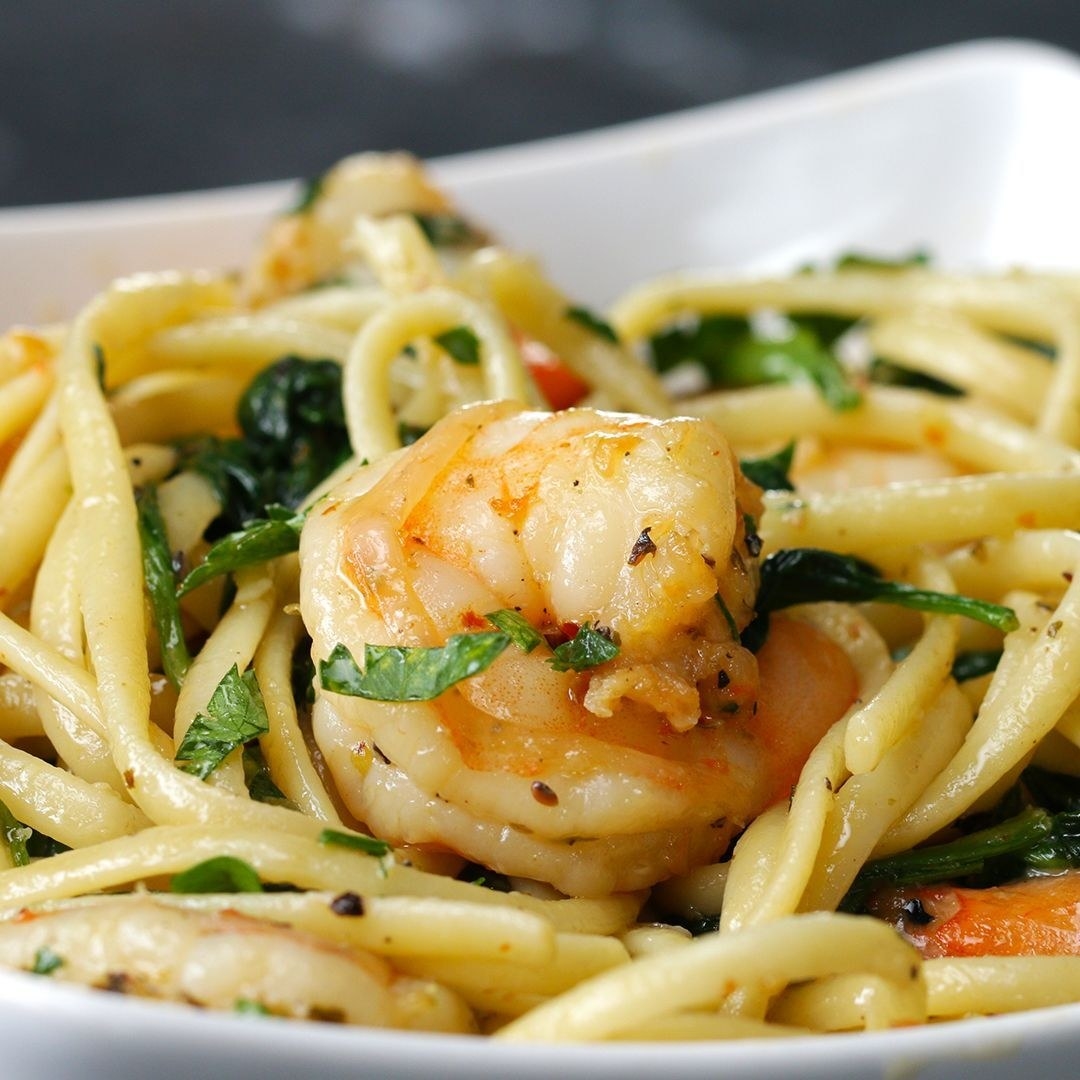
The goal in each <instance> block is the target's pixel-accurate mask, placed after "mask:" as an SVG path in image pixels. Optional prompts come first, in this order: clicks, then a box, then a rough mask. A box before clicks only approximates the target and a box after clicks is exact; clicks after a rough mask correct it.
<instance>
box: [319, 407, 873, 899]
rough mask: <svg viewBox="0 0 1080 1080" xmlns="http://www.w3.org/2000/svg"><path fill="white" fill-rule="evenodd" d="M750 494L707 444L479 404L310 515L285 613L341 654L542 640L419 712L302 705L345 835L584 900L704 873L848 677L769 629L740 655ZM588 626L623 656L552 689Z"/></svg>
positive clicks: (686, 424) (789, 764)
mask: <svg viewBox="0 0 1080 1080" xmlns="http://www.w3.org/2000/svg"><path fill="white" fill-rule="evenodd" d="M759 506H760V503H759V493H758V489H757V488H756V487H754V486H753V485H752V484H750V483H749V482H748V481H747V480H745V479H744V478H743V476H742V474H741V472H740V471H739V468H738V464H737V462H736V460H735V458H734V457H733V455H732V452H731V449H730V448H729V446H728V444H727V442H726V440H725V439H724V437H723V435H722V434H721V433H720V432H719V430H718V429H717V428H716V427H715V426H713V425H712V424H711V423H710V422H708V421H703V420H698V419H691V418H678V419H672V420H663V421H660V420H652V419H647V418H644V417H639V416H626V415H620V414H613V413H603V412H597V411H594V410H590V409H570V410H566V411H564V412H559V413H538V412H525V411H521V409H520V407H519V406H516V405H513V404H510V403H491V402H487V403H480V404H477V405H473V406H469V407H466V408H464V409H461V410H458V411H457V412H456V413H453V414H451V415H449V416H448V417H446V418H444V419H443V420H441V421H440V422H439V423H438V424H436V425H435V426H434V427H433V428H432V429H431V430H430V431H429V432H428V434H427V435H425V436H424V437H423V438H422V439H420V440H419V441H418V442H417V443H416V444H414V445H413V446H411V447H409V448H407V449H405V450H403V451H401V452H399V453H398V454H396V455H392V456H391V457H390V458H388V459H384V460H383V461H381V462H379V463H377V464H375V465H373V466H367V467H362V468H360V469H359V470H358V472H357V473H356V474H354V476H353V477H352V478H350V479H349V480H347V481H346V482H345V483H344V484H342V485H341V486H340V487H339V488H337V489H336V490H334V491H333V492H331V493H330V494H329V495H328V496H327V497H326V498H325V499H324V500H323V501H322V502H321V503H320V504H318V505H316V506H315V507H314V508H313V510H312V511H311V513H310V515H309V518H308V522H307V524H306V526H305V528H304V533H303V538H302V542H301V565H302V572H301V609H302V613H303V616H304V619H305V622H306V624H307V626H308V630H309V632H310V633H311V636H312V639H313V653H314V656H315V658H316V660H318V659H322V658H325V657H326V656H327V655H328V654H329V652H330V651H331V650H332V649H333V648H334V646H335V645H336V644H338V643H343V644H345V645H346V646H348V647H349V648H350V650H351V651H352V652H353V654H354V655H355V656H360V655H362V652H363V646H364V644H365V643H372V644H389V645H398V646H436V645H442V644H444V643H445V642H446V641H447V639H448V637H449V636H450V635H452V634H457V633H461V632H468V631H472V630H477V629H481V628H483V629H491V627H490V626H489V625H487V623H486V620H485V618H484V616H485V614H486V613H489V612H493V611H495V610H499V609H513V610H514V611H516V612H518V613H519V614H520V615H521V616H523V617H524V618H525V619H526V620H527V621H528V622H529V623H530V624H531V625H532V626H533V627H535V628H536V629H537V630H538V631H540V632H541V633H542V634H543V635H544V636H545V637H546V639H547V643H545V644H542V645H541V646H540V647H538V648H536V649H535V650H534V651H532V652H530V653H528V654H526V653H525V652H522V651H520V650H518V649H514V648H510V649H507V650H506V651H505V652H504V653H503V654H502V655H501V656H500V657H499V658H498V659H497V660H496V661H495V662H494V663H493V664H492V665H491V666H490V667H489V668H488V669H487V670H486V671H484V672H483V673H482V674H479V675H475V676H473V677H472V678H469V679H466V680H464V681H461V682H459V683H457V684H456V685H455V686H453V687H451V688H450V690H448V691H446V692H444V693H443V694H441V695H440V696H439V697H438V698H436V699H435V700H433V701H429V702H384V701H369V700H364V699H360V698H350V697H345V696H341V695H338V694H333V693H328V692H325V691H319V693H318V695H317V700H316V703H315V707H314V716H313V726H314V734H315V739H316V742H317V743H318V745H319V747H320V749H321V751H322V753H323V755H324V757H325V759H326V762H327V765H328V767H329V771H330V773H331V774H332V776H333V779H334V781H335V784H336V786H337V789H338V791H339V793H340V795H341V797H342V799H343V800H344V802H345V803H346V805H347V806H348V808H349V810H350V811H351V812H352V813H353V814H354V815H356V817H357V818H358V819H360V820H362V821H363V822H365V823H366V824H367V826H368V827H369V828H371V829H372V830H373V831H374V832H375V833H376V834H378V835H380V836H382V837H385V838H387V839H391V840H392V841H394V842H396V843H410V844H414V845H422V846H427V847H430V848H435V849H449V850H451V851H455V852H457V853H459V854H461V855H463V856H465V857H466V858H468V859H471V860H474V861H476V862H480V863H483V864H484V865H486V866H488V867H491V868H493V869H496V870H498V871H501V872H503V873H506V874H510V875H516V876H521V877H526V878H532V879H536V880H540V881H544V882H549V883H551V884H553V885H554V886H555V887H556V888H558V889H559V890H561V891H562V892H564V893H567V894H571V895H580V896H591V895H602V894H606V893H610V892H612V891H619V890H632V889H637V888H643V887H646V886H648V885H651V884H654V883H655V882H657V881H659V880H662V879H664V878H667V877H670V876H672V875H674V874H678V873H682V872H685V871H686V870H687V869H689V868H691V867H693V866H695V865H698V864H701V863H703V862H706V861H709V860H714V859H716V858H718V857H719V856H720V855H721V854H722V853H723V852H724V850H725V849H726V848H727V846H728V844H729V842H730V840H731V838H732V836H733V835H734V834H735V832H736V831H738V830H740V829H741V828H742V827H744V826H745V825H746V824H747V823H748V822H749V821H750V820H751V819H752V818H753V817H754V816H756V815H757V814H758V813H759V812H760V811H761V810H763V809H764V808H765V807H766V806H768V805H770V804H771V803H772V802H773V801H775V800H776V799H778V798H782V797H785V796H786V795H787V794H788V793H789V791H790V786H791V784H792V783H793V782H794V780H795V778H796V777H797V775H798V772H799V769H800V768H801V765H802V763H803V761H804V760H805V757H806V755H807V754H808V753H809V751H810V749H811V748H812V747H813V746H814V745H815V744H816V742H817V740H818V738H819V737H820V736H821V734H822V733H823V732H824V731H825V730H826V729H827V728H828V727H829V726H830V725H831V724H832V723H833V722H834V721H835V720H837V719H838V718H839V717H840V716H841V715H842V714H843V713H844V712H845V710H846V709H847V708H848V706H849V705H850V704H851V702H852V700H853V699H854V696H855V677H854V673H853V671H852V669H851V666H850V664H849V663H848V660H847V657H846V656H845V655H844V654H843V653H842V652H841V650H840V649H839V648H838V647H837V646H835V645H832V644H831V643H830V642H828V641H827V640H826V639H825V638H824V637H823V636H822V635H820V634H819V633H818V632H816V631H815V630H813V629H812V628H811V627H809V626H808V625H806V624H804V623H799V622H796V621H793V620H785V619H780V618H776V619H774V620H773V628H772V631H771V632H770V638H769V641H768V643H767V645H766V646H765V648H763V649H762V650H761V652H760V653H759V654H758V655H757V656H756V657H755V656H754V655H752V654H751V653H749V652H747V651H746V650H745V649H744V648H743V647H742V646H741V645H740V643H739V639H738V634H739V631H740V630H741V629H742V628H743V627H745V625H746V624H747V623H748V621H749V620H750V618H751V617H752V615H753V608H754V594H755V589H756V556H757V554H758V546H759V543H758V541H757V538H756V536H755V535H754V532H753V522H754V518H755V515H756V514H757V513H758V511H759ZM585 624H589V625H590V626H592V627H594V628H601V629H602V631H603V632H604V633H606V634H608V635H609V636H610V638H611V639H612V640H613V641H615V642H617V643H618V646H619V651H618V655H617V656H616V657H614V658H613V659H609V660H607V661H605V662H603V663H600V664H599V665H598V666H596V667H593V668H590V669H588V670H584V671H573V670H571V671H557V670H555V669H554V667H553V666H552V665H551V664H550V663H547V662H546V661H547V660H549V659H550V658H551V655H552V654H551V648H550V645H551V644H552V643H555V642H557V641H559V640H561V639H563V638H565V637H566V636H567V635H573V633H574V632H575V631H576V630H577V629H578V628H580V627H582V626H583V625H585Z"/></svg>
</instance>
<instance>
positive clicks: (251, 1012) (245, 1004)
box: [233, 998, 273, 1016]
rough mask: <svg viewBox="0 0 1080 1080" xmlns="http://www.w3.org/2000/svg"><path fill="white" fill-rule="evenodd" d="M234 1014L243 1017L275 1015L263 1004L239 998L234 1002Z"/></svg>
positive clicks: (250, 999)
mask: <svg viewBox="0 0 1080 1080" xmlns="http://www.w3.org/2000/svg"><path fill="white" fill-rule="evenodd" d="M233 1012H234V1013H239V1014H240V1015H241V1016H273V1013H272V1012H270V1010H269V1009H268V1008H267V1007H266V1006H265V1005H264V1004H263V1003H262V1002H261V1001H255V1000H253V999H252V998H237V999H236V1000H235V1001H234V1002H233Z"/></svg>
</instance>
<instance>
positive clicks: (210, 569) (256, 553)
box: [177, 503, 307, 596]
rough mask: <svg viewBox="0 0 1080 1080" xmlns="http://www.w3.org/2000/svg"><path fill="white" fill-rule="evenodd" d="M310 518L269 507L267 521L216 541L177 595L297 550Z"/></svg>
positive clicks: (253, 524) (281, 508)
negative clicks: (306, 520) (302, 531)
mask: <svg viewBox="0 0 1080 1080" xmlns="http://www.w3.org/2000/svg"><path fill="white" fill-rule="evenodd" d="M306 516H307V515H306V514H302V513H297V512H295V511H293V510H290V509H289V508H288V507H287V506H281V505H280V504H278V503H274V504H273V505H271V506H268V507H267V508H266V517H265V518H256V519H255V520H254V521H249V522H248V523H247V524H246V525H245V526H244V528H243V529H241V530H240V531H239V532H232V533H229V535H228V536H223V537H222V538H221V539H220V540H218V541H216V542H215V543H214V545H213V546H212V547H211V548H210V550H209V551H208V552H207V553H206V557H205V558H204V559H203V561H202V562H201V563H199V565H198V566H196V567H195V569H194V570H192V571H191V573H190V574H188V576H187V577H186V578H184V580H183V582H182V583H181V585H180V587H179V589H177V596H183V595H184V594H185V593H189V592H191V590H192V589H197V588H198V587H199V586H200V585H202V584H203V583H204V582H207V581H210V580H211V579H212V578H216V577H219V576H220V575H222V574H231V573H234V572H235V571H237V570H239V569H240V568H241V567H244V566H253V565H255V564H256V563H261V562H266V561H268V560H269V559H276V558H277V557H278V556H279V555H288V554H289V552H292V551H296V550H297V549H298V548H299V547H300V532H301V530H302V529H303V527H304V519H305V517H306Z"/></svg>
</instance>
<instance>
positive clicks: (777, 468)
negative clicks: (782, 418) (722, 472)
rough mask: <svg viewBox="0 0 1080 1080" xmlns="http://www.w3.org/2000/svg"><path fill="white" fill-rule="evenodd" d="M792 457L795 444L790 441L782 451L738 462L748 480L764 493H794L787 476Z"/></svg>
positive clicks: (792, 485) (789, 478) (793, 487)
mask: <svg viewBox="0 0 1080 1080" xmlns="http://www.w3.org/2000/svg"><path fill="white" fill-rule="evenodd" d="M794 456H795V442H794V440H792V441H791V442H789V443H788V444H787V446H785V447H784V448H783V449H782V450H777V452H776V453H775V454H771V455H769V456H768V457H760V458H744V459H743V460H741V461H740V462H739V467H740V468H741V469H742V471H743V475H744V476H745V477H746V478H747V479H748V480H751V481H753V483H755V484H757V486H758V487H759V488H763V489H764V490H765V491H794V490H795V485H794V484H792V482H791V477H790V476H789V475H788V474H789V473H790V471H791V460H792V458H793V457H794Z"/></svg>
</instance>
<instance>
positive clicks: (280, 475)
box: [177, 356, 349, 538]
mask: <svg viewBox="0 0 1080 1080" xmlns="http://www.w3.org/2000/svg"><path fill="white" fill-rule="evenodd" d="M237 420H238V422H239V425H240V429H241V432H242V437H241V438H236V439H220V438H216V437H213V436H202V437H199V438H193V439H187V440H182V441H180V442H179V443H178V444H177V449H178V451H179V455H180V459H179V463H178V468H179V469H181V470H193V471H195V472H198V473H200V474H201V475H203V476H205V477H206V479H207V480H208V481H209V482H210V484H211V485H212V486H213V488H214V491H215V493H216V494H217V497H218V500H219V501H220V503H221V506H222V513H221V516H220V517H219V518H218V519H217V520H216V521H215V522H214V524H213V526H212V527H211V529H210V530H208V534H207V535H208V536H210V537H211V538H216V537H220V536H223V535H225V534H227V533H231V532H238V531H241V530H242V529H243V527H244V525H245V523H247V522H249V521H254V520H256V519H258V518H262V517H264V516H266V507H268V506H271V505H274V504H282V505H284V506H288V507H296V506H297V505H298V504H299V503H300V501H301V500H302V499H303V498H304V496H305V495H307V493H308V492H309V491H311V489H312V488H314V487H315V486H316V484H318V483H319V482H320V481H322V480H324V479H325V478H326V477H327V476H329V475H330V473H331V472H333V470H334V469H336V468H337V467H338V466H339V465H340V464H341V463H342V462H343V461H345V460H346V458H347V457H348V456H349V436H348V431H347V430H346V426H345V410H344V406H343V405H342V401H341V367H340V365H339V364H337V363H335V362H334V361H332V360H304V359H302V358H300V357H298V356H286V357H284V358H283V359H281V360H279V361H278V362H277V363H275V364H273V365H271V366H270V367H268V368H266V369H265V370H264V371H262V372H260V373H259V374H258V375H257V376H255V378H254V379H253V380H252V382H251V384H250V385H249V386H248V388H247V390H246V391H245V392H244V395H243V397H242V398H241V399H240V402H239V405H238V407H237Z"/></svg>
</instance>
